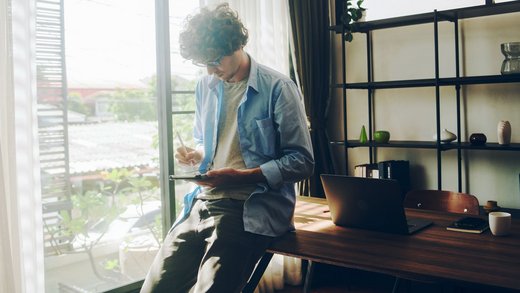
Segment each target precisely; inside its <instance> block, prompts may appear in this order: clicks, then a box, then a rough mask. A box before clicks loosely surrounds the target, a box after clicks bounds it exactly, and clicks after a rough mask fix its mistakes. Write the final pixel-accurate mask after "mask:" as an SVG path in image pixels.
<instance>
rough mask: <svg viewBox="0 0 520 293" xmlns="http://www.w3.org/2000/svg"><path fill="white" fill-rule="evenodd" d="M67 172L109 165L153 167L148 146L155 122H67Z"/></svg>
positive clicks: (155, 154)
mask: <svg viewBox="0 0 520 293" xmlns="http://www.w3.org/2000/svg"><path fill="white" fill-rule="evenodd" d="M68 133H69V168H70V174H71V175H74V174H82V173H90V172H96V171H100V170H105V169H113V168H128V167H135V166H149V167H157V166H158V158H159V149H157V148H154V147H153V146H152V142H153V138H154V136H156V135H157V134H158V129H157V122H156V121H153V122H105V123H93V124H77V125H69V131H68Z"/></svg>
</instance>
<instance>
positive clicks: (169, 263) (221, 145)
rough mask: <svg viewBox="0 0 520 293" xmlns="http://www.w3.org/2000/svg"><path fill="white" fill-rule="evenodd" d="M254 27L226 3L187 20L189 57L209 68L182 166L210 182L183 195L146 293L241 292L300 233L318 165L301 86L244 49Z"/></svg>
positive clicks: (185, 52) (185, 51)
mask: <svg viewBox="0 0 520 293" xmlns="http://www.w3.org/2000/svg"><path fill="white" fill-rule="evenodd" d="M247 39H248V34H247V29H246V28H245V27H244V26H243V25H242V23H241V21H240V20H239V18H238V16H237V14H236V12H234V11H233V10H231V9H230V8H229V6H228V5H227V4H221V5H219V6H217V7H216V9H214V10H208V9H202V10H201V12H200V13H199V14H197V15H194V16H192V17H191V18H188V22H187V24H186V27H185V30H184V31H183V32H182V33H181V35H180V44H181V55H182V56H183V57H184V58H186V59H189V60H192V62H193V63H194V64H196V65H202V66H205V67H206V68H207V72H208V75H207V76H205V77H203V78H202V79H201V81H200V82H199V83H198V85H197V88H196V105H197V106H196V114H195V127H194V137H195V140H196V142H197V143H198V145H199V147H197V148H196V149H192V148H184V147H182V148H179V149H177V154H176V158H177V159H178V160H179V162H180V163H183V164H200V167H199V170H200V172H201V173H205V174H206V175H207V177H205V179H203V180H199V181H196V183H197V184H198V185H199V186H198V187H197V188H196V189H195V190H194V191H193V192H191V193H189V194H187V195H186V197H185V206H184V211H183V214H182V215H181V216H180V217H179V219H177V221H176V223H175V224H174V225H173V227H172V229H171V230H170V231H169V233H168V235H167V236H166V238H165V240H164V244H163V246H162V247H161V249H160V251H159V253H158V255H157V257H156V259H155V261H154V263H153V265H152V267H151V269H150V272H149V273H148V275H147V277H146V280H145V283H144V285H143V288H142V289H141V292H217V293H231V292H240V291H241V289H242V288H243V286H244V285H245V284H246V283H247V281H248V278H249V276H250V275H251V273H252V272H253V270H254V267H255V264H256V263H257V262H258V260H259V259H260V258H261V257H262V255H263V254H264V252H265V250H266V249H267V247H268V246H269V244H270V243H271V241H272V240H273V239H274V237H277V236H280V235H282V234H284V233H285V232H287V231H289V230H291V229H293V228H294V226H293V224H292V216H293V213H294V205H295V192H294V182H296V181H299V180H302V179H305V178H307V177H308V176H310V175H311V174H312V171H313V167H314V159H313V156H312V146H311V141H310V136H309V130H308V129H307V123H306V117H305V111H304V106H303V101H302V98H301V95H300V92H299V90H298V88H297V87H296V85H295V84H294V82H292V81H291V80H290V79H289V78H287V77H285V76H283V75H281V74H280V73H277V72H275V71H273V70H271V69H269V68H267V67H265V66H262V65H260V64H258V63H256V62H255V61H254V60H253V59H252V58H251V57H250V56H249V55H248V54H247V53H246V52H245V51H244V50H243V47H244V46H245V45H246V43H247Z"/></svg>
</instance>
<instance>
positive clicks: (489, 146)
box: [446, 142, 520, 151]
mask: <svg viewBox="0 0 520 293" xmlns="http://www.w3.org/2000/svg"><path fill="white" fill-rule="evenodd" d="M458 148H460V149H463V150H493V151H520V143H511V144H509V145H507V146H506V145H500V144H498V143H496V142H491V143H486V144H483V145H473V144H471V143H469V142H461V143H460V144H458V143H450V144H449V147H447V148H446V149H458Z"/></svg>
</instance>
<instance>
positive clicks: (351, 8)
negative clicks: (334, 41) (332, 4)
mask: <svg viewBox="0 0 520 293" xmlns="http://www.w3.org/2000/svg"><path fill="white" fill-rule="evenodd" d="M363 1H364V0H358V1H357V2H356V5H354V4H352V1H351V0H344V4H343V14H342V15H341V22H342V23H343V27H344V28H345V35H344V36H345V41H347V42H352V40H353V39H354V36H353V35H352V32H353V31H355V30H356V25H357V24H356V22H357V21H358V20H360V19H361V17H363V12H364V11H365V10H366V9H365V8H364V7H361V5H362V4H363Z"/></svg>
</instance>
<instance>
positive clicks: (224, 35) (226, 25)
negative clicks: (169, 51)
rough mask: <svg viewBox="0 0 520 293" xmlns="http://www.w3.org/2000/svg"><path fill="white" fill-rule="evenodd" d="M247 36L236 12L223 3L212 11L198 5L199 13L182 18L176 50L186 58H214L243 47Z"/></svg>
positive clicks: (229, 53) (200, 59)
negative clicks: (178, 49)
mask: <svg viewBox="0 0 520 293" xmlns="http://www.w3.org/2000/svg"><path fill="white" fill-rule="evenodd" d="M248 37H249V35H248V32H247V29H246V28H245V27H244V25H243V24H242V22H241V21H240V19H239V18H238V14H237V13H236V12H235V11H234V10H232V9H231V8H230V7H229V4H227V3H223V4H220V5H218V6H217V7H216V8H215V9H214V10H209V9H207V8H202V9H201V11H200V13H198V14H196V15H193V16H188V17H187V18H186V22H185V25H184V30H183V31H182V32H181V34H180V36H179V42H180V53H181V56H182V57H184V58H186V59H188V60H195V61H198V62H209V61H214V60H216V59H217V58H220V57H222V56H228V55H231V54H233V52H235V51H236V50H238V49H240V47H242V46H245V45H246V44H247V39H248Z"/></svg>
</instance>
